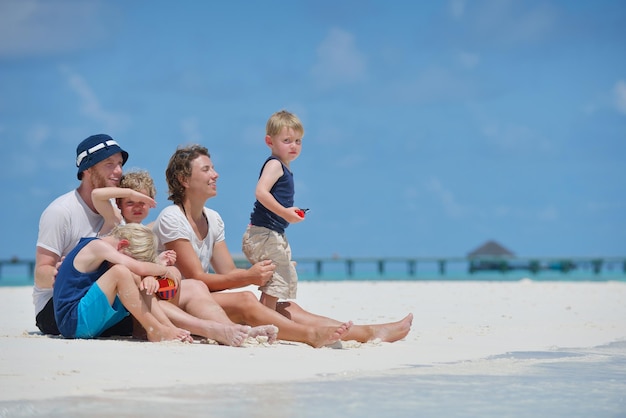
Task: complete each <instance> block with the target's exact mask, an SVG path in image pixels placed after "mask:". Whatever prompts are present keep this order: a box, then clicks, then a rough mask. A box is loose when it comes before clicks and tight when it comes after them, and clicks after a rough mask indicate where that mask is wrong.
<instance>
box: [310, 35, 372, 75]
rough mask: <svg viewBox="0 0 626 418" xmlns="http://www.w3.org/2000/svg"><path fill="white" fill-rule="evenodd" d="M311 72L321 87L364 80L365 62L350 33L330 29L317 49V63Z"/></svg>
mask: <svg viewBox="0 0 626 418" xmlns="http://www.w3.org/2000/svg"><path fill="white" fill-rule="evenodd" d="M311 72H312V74H313V77H314V78H315V79H316V80H317V81H318V83H320V85H321V86H322V87H332V86H336V85H339V84H347V83H354V82H358V81H362V80H364V79H365V78H366V60H365V57H364V56H363V54H362V53H361V52H360V51H359V50H358V49H357V47H356V44H355V41H354V36H353V35H352V34H351V33H349V32H346V31H343V30H341V29H331V30H330V32H329V33H328V36H327V37H326V39H324V40H323V41H322V43H321V44H320V45H319V47H318V48H317V63H316V64H315V66H314V67H313V69H312V70H311Z"/></svg>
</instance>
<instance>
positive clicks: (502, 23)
mask: <svg viewBox="0 0 626 418" xmlns="http://www.w3.org/2000/svg"><path fill="white" fill-rule="evenodd" d="M470 4H471V5H472V10H471V13H472V16H473V17H475V19H473V20H472V25H473V27H474V29H475V30H476V31H477V33H480V34H482V36H484V37H487V38H489V39H490V40H493V41H496V42H498V43H501V44H505V45H510V44H517V43H528V42H535V41H540V40H542V39H544V38H545V37H546V36H547V35H548V34H549V33H550V32H551V31H552V30H553V29H554V28H555V25H556V24H557V23H558V15H557V10H556V8H555V7H554V6H552V5H549V4H546V3H541V4H538V5H530V4H527V3H526V2H517V1H513V0H486V1H482V2H475V3H470ZM466 14H467V15H468V17H469V15H470V10H467V11H466Z"/></svg>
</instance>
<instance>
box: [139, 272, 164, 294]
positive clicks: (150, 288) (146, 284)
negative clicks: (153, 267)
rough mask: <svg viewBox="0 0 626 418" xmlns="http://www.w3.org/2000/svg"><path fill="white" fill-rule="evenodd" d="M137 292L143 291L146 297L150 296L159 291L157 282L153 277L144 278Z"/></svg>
mask: <svg viewBox="0 0 626 418" xmlns="http://www.w3.org/2000/svg"><path fill="white" fill-rule="evenodd" d="M139 290H140V291H141V290H145V291H146V295H152V294H154V293H155V292H156V291H157V290H159V282H157V279H156V278H155V277H154V276H146V277H144V278H143V279H141V283H140V284H139Z"/></svg>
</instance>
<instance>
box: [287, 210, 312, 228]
mask: <svg viewBox="0 0 626 418" xmlns="http://www.w3.org/2000/svg"><path fill="white" fill-rule="evenodd" d="M306 211H308V209H300V208H299V207H296V206H293V207H290V208H287V216H285V220H286V221H287V222H289V223H290V224H297V223H298V222H302V221H303V220H304V214H305V213H306Z"/></svg>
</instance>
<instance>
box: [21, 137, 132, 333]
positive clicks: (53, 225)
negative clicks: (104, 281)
mask: <svg viewBox="0 0 626 418" xmlns="http://www.w3.org/2000/svg"><path fill="white" fill-rule="evenodd" d="M126 160H128V153H127V152H126V151H124V150H123V149H122V148H121V147H120V145H119V144H118V143H117V141H115V140H114V139H113V138H111V137H110V136H109V135H106V134H97V135H92V136H90V137H88V138H86V139H85V140H83V141H82V142H81V143H80V144H79V145H78V147H77V148H76V167H77V168H78V172H77V173H76V176H77V177H78V180H80V181H81V182H80V185H79V186H78V187H77V188H76V189H75V190H72V191H70V192H68V193H66V194H64V195H62V196H60V197H58V198H57V199H55V200H54V201H53V202H52V203H50V205H48V207H47V208H46V209H45V210H44V211H43V213H42V214H41V218H40V220H39V235H38V237H37V252H36V258H35V286H34V288H33V303H34V304H35V315H36V317H35V321H36V324H37V327H38V328H39V329H40V330H41V332H43V333H44V334H53V335H58V334H59V330H58V328H57V324H56V321H55V319H54V307H53V301H52V286H53V285H54V279H55V277H56V273H57V264H58V263H59V262H60V261H61V260H62V259H63V257H65V255H67V254H68V253H69V252H70V251H71V250H72V249H73V248H74V247H75V246H76V244H78V241H79V240H80V239H81V238H83V237H94V236H96V235H97V234H98V232H99V231H100V228H101V227H102V225H103V223H104V218H103V217H102V216H101V215H100V214H99V213H98V212H97V211H96V209H95V207H94V205H93V202H92V199H91V192H92V191H93V190H94V189H97V188H100V187H118V186H119V184H120V179H121V177H122V166H123V165H124V163H126ZM131 334H132V320H131V318H130V317H128V318H127V319H126V320H124V321H122V322H121V323H119V324H118V325H116V326H115V329H110V330H109V332H107V333H106V334H105V335H131Z"/></svg>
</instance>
